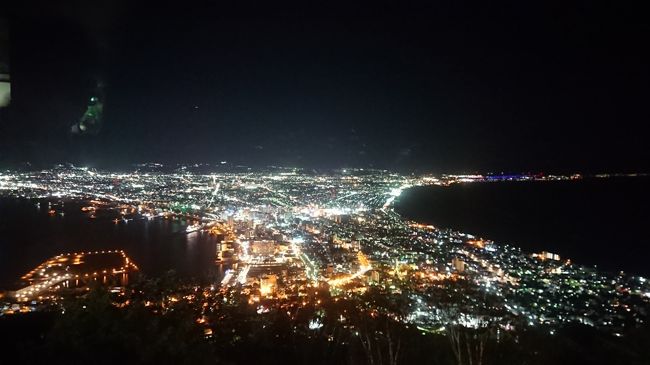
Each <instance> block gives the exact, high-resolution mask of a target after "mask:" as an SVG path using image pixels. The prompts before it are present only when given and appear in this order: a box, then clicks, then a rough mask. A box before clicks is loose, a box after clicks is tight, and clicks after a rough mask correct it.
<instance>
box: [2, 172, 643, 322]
mask: <svg viewBox="0 0 650 365" xmlns="http://www.w3.org/2000/svg"><path fill="white" fill-rule="evenodd" d="M158 167H159V166H157V165H153V166H152V165H142V166H140V167H138V169H136V170H135V171H133V172H129V173H114V172H107V171H96V170H92V169H87V168H73V167H58V168H55V169H50V170H43V171H40V172H37V173H24V172H5V173H3V174H0V193H2V194H6V195H12V196H21V197H26V198H40V199H48V200H50V201H53V202H54V203H53V204H52V206H51V209H52V210H53V211H54V213H53V215H54V216H56V215H57V214H58V212H59V211H58V210H57V204H58V203H57V202H60V201H66V200H76V201H83V202H88V204H87V206H86V208H85V210H84V212H85V214H87V215H88V219H95V218H94V217H97V216H98V215H101V214H105V213H102V211H104V212H106V211H111V212H113V213H111V214H113V215H112V216H111V219H114V222H115V224H127V223H128V221H129V220H133V219H169V218H170V217H178V216H180V217H184V218H186V219H189V221H190V224H189V225H188V226H187V228H186V232H185V233H183V234H188V235H197V234H212V235H216V236H218V237H219V243H218V244H217V250H216V256H215V257H214V262H215V265H224V267H225V268H226V269H225V270H224V275H223V276H222V277H220V278H219V279H218V281H215V282H213V283H212V284H211V285H209V286H197V285H195V286H191V285H190V286H184V287H178V288H177V289H176V290H175V292H174V293H172V294H169V296H167V297H166V299H164V300H163V301H162V302H161V304H159V305H160V306H161V308H163V309H165V310H166V309H167V308H169V306H170V305H172V306H173V305H174V303H178V302H182V301H189V302H191V303H201V304H200V305H201V313H209V312H210V311H216V310H217V309H218V308H222V307H223V306H234V305H237V303H246V305H249V306H252V307H253V308H254V309H255V310H256V311H257V313H258V315H265V313H268V312H270V311H280V313H286V314H284V315H287V316H288V317H289V318H295V316H296V313H298V312H300V310H299V309H300V308H307V307H309V308H315V312H314V313H317V314H315V315H314V316H313V317H312V318H310V322H309V323H310V328H312V329H314V328H319V325H320V323H321V322H320V321H321V320H322V318H323V317H325V316H327V315H328V314H327V311H326V309H325V308H326V306H327V305H330V304H331V303H341V302H343V301H345V302H347V303H352V305H353V306H354V307H355V308H357V309H358V310H360V311H362V312H364V313H370V314H372V315H373V316H374V315H385V316H387V317H388V318H392V319H394V320H395V321H398V322H401V323H403V324H405V325H413V326H415V327H416V328H418V329H421V330H422V331H428V332H438V331H444V330H445V328H448V327H449V326H456V325H460V326H464V327H469V328H482V327H486V326H494V327H495V328H498V329H499V330H503V331H513V330H516V329H519V328H525V327H542V328H547V329H548V331H549V332H552V331H554V329H555V328H557V327H559V326H563V325H565V324H569V323H580V324H585V325H588V326H593V327H596V328H599V329H602V330H605V331H608V332H609V333H613V334H617V333H620V332H622V331H623V330H624V329H625V328H626V327H629V326H638V325H640V324H642V323H644V322H645V321H646V320H647V315H648V313H649V310H650V283H648V281H647V280H646V279H645V278H643V277H639V276H634V275H629V274H626V273H622V272H621V273H608V272H602V271H599V270H598V269H596V268H594V267H587V266H581V265H576V264H574V263H572V261H571V260H568V259H566V258H564V257H561V256H560V255H558V254H555V253H549V252H542V253H526V252H523V251H522V250H520V249H518V248H516V247H513V246H510V245H506V244H500V243H498V242H493V241H490V240H488V239H482V238H479V237H474V236H472V235H470V234H466V233H462V232H457V231H453V230H450V229H444V228H438V227H434V226H430V225H422V224H418V223H416V222H410V221H407V220H405V219H404V218H403V217H401V216H400V215H398V214H397V213H396V212H395V211H394V209H393V203H394V201H395V199H397V198H398V197H399V196H400V194H401V193H402V191H403V190H404V189H407V188H409V187H413V186H422V185H432V184H439V185H449V184H455V183H466V182H479V181H480V182H489V181H493V180H544V179H549V180H557V179H560V180H571V179H579V178H581V177H580V176H579V175H573V176H550V177H548V176H547V177H544V176H526V175H522V176H501V177H486V176H481V175H478V176H477V175H461V176H451V175H445V176H432V175H423V176H417V175H400V174H396V173H391V172H388V171H383V170H362V169H356V170H339V171H335V172H331V173H328V174H315V173H309V172H306V171H302V170H300V169H288V168H273V169H268V170H263V171H254V170H250V169H245V168H242V169H239V170H236V169H234V170H228V171H225V170H224V171H219V170H217V171H216V172H215V171H214V170H212V171H210V170H208V171H206V170H205V169H201V168H197V166H188V167H186V166H182V167H179V168H175V169H173V170H172V171H162V170H160V169H159V168H158ZM53 219H55V218H53ZM135 269H137V267H135V265H133V263H132V262H130V260H129V259H128V258H127V257H126V256H125V255H124V253H123V252H121V251H113V252H106V253H102V252H100V253H97V252H94V253H88V252H87V253H78V254H74V253H73V254H68V255H61V256H57V257H55V258H52V259H51V260H48V261H47V262H46V263H44V264H43V265H41V266H39V267H38V268H37V269H35V270H34V271H32V272H30V273H29V274H28V275H26V276H25V277H24V279H25V280H27V281H29V286H28V287H27V288H24V289H21V290H20V291H19V292H17V293H16V298H17V299H19V300H21V301H26V300H33V299H35V298H40V297H45V296H47V295H52V293H54V292H56V290H58V289H60V288H64V287H67V286H68V285H72V283H75V285H76V282H77V281H84V280H89V279H96V280H105V278H107V277H109V276H113V277H115V276H119V275H123V274H124V273H126V272H128V271H130V270H135ZM188 288H191V289H188ZM197 293H202V294H200V295H198V294H197ZM201 298H203V299H201ZM377 298H382V299H381V300H378V299H377ZM151 303H152V304H151V305H152V306H155V303H154V302H151ZM330 308H331V307H330ZM163 309H161V310H163ZM340 316H341V318H343V317H345V316H344V315H343V314H340ZM201 318H202V319H201V322H200V323H203V324H205V326H206V327H207V329H206V333H208V332H210V333H211V331H212V328H214V327H210V326H218V324H217V323H216V322H214V321H213V322H212V323H210V321H209V320H206V319H204V318H203V317H201ZM337 318H339V317H337ZM340 320H341V321H344V319H340Z"/></svg>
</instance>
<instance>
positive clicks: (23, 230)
mask: <svg viewBox="0 0 650 365" xmlns="http://www.w3.org/2000/svg"><path fill="white" fill-rule="evenodd" d="M39 202H40V207H39V206H38V203H39ZM55 207H56V208H57V213H55V214H49V210H50V209H49V208H48V201H47V200H45V199H38V200H37V199H15V198H2V199H0V247H2V255H0V283H2V285H3V286H7V285H12V284H13V283H14V282H15V281H17V280H18V279H19V278H20V277H21V276H22V275H24V274H25V273H27V272H28V271H30V270H32V269H33V268H34V267H36V266H38V265H39V264H40V263H41V262H43V261H44V260H46V259H48V258H49V257H52V256H55V255H58V254H61V253H67V252H75V251H91V250H114V249H118V250H124V251H125V252H126V253H127V254H128V255H129V257H131V258H132V259H133V260H134V261H135V262H136V263H137V265H138V266H139V268H140V270H141V272H142V273H143V274H145V275H147V276H157V275H160V274H162V273H164V272H166V271H168V270H174V271H176V272H177V273H178V275H180V276H184V277H193V278H198V279H208V278H218V277H219V276H220V275H221V267H220V266H218V265H215V263H214V258H215V252H216V242H217V238H216V237H214V236H211V235H209V234H208V233H206V232H193V233H189V234H187V233H185V227H186V226H187V222H186V221H185V220H183V219H171V218H170V219H165V218H162V217H158V218H155V219H151V220H149V219H146V218H143V217H138V216H135V217H134V219H133V220H130V221H128V222H124V221H119V223H117V224H116V223H115V222H114V221H113V219H112V218H111V217H110V216H109V215H108V214H107V215H100V214H98V215H97V217H96V218H91V214H89V213H87V212H83V211H82V210H81V208H82V207H83V204H80V203H77V202H66V203H65V204H64V205H63V207H61V205H55ZM60 213H63V214H60Z"/></svg>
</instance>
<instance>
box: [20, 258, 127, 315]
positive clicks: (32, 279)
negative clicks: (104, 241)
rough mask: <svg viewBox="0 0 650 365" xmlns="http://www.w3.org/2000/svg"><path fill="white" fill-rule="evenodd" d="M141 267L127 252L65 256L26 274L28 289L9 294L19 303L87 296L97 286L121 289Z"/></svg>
mask: <svg viewBox="0 0 650 365" xmlns="http://www.w3.org/2000/svg"><path fill="white" fill-rule="evenodd" d="M137 270H138V267H137V266H136V265H135V264H134V263H133V262H132V261H131V260H130V259H129V258H128V257H127V256H126V254H125V253H124V251H120V250H109V251H93V252H75V253H68V254H61V255H58V256H55V257H52V258H51V259H49V260H47V261H45V262H43V263H42V264H40V265H39V266H38V267H36V268H35V269H34V270H32V271H30V272H28V273H27V274H25V275H24V276H23V277H22V278H21V280H22V281H23V282H25V283H26V284H27V286H25V287H24V288H21V289H18V290H16V291H15V292H12V293H9V295H10V296H11V297H14V298H15V299H16V300H17V301H18V302H29V301H35V300H36V301H46V300H56V299H57V298H59V297H60V296H61V295H62V294H64V293H68V294H73V293H75V292H83V291H85V290H86V289H88V286H89V285H90V284H91V283H94V282H100V283H101V284H102V285H106V286H111V287H112V288H113V290H116V289H115V288H118V289H119V288H121V287H123V286H124V285H127V284H128V275H129V273H130V272H133V271H137Z"/></svg>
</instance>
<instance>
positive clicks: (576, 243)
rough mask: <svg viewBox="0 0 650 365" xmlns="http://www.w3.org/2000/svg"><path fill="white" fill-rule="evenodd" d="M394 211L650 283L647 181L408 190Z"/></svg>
mask: <svg viewBox="0 0 650 365" xmlns="http://www.w3.org/2000/svg"><path fill="white" fill-rule="evenodd" d="M395 207H396V210H397V211H398V212H399V213H400V214H402V216H404V217H406V218H408V219H412V220H415V221H418V222H421V223H428V224H433V225H435V226H436V227H439V228H452V229H454V230H457V231H461V232H464V233H470V234H474V235H476V236H479V237H482V238H484V239H490V240H493V241H495V242H497V243H506V244H510V245H513V246H517V247H520V248H522V249H523V250H525V251H527V252H539V251H542V250H546V251H550V252H553V253H557V254H559V255H561V256H562V257H563V258H570V259H571V260H572V261H573V262H575V263H579V264H583V265H589V266H591V265H597V266H598V268H600V269H603V270H607V271H615V272H617V271H621V270H622V271H625V272H628V273H630V274H638V275H644V276H650V235H649V234H648V233H649V228H650V178H647V177H616V178H608V179H601V178H585V179H582V180H577V181H548V182H537V181H536V182H492V183H467V184H456V185H452V186H449V187H441V186H428V187H415V188H411V189H408V190H406V191H404V192H403V194H402V195H401V196H400V198H399V200H398V201H397V202H396V205H395Z"/></svg>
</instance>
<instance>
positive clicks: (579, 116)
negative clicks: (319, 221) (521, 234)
mask: <svg viewBox="0 0 650 365" xmlns="http://www.w3.org/2000/svg"><path fill="white" fill-rule="evenodd" d="M51 3H56V2H51ZM69 3H70V4H72V5H66V6H61V5H37V4H35V3H30V2H29V1H27V2H25V3H24V5H19V6H18V7H16V8H14V9H12V11H11V12H10V15H9V17H10V19H9V20H10V24H11V28H10V40H11V73H12V105H11V107H10V108H8V109H4V110H2V111H0V117H1V118H2V120H1V121H0V164H10V163H15V162H22V161H31V162H33V163H55V162H63V161H70V162H75V163H83V164H90V165H94V166H120V165H125V164H129V163H133V162H143V161H160V162H170V163H175V162H218V161H222V160H226V161H229V162H233V163H242V164H246V165H252V166H263V165H269V164H276V165H289V166H303V167H348V166H353V167H372V166H374V167H380V168H389V169H394V170H400V171H410V170H419V171H421V170H426V171H433V172H461V171H464V172H470V171H479V172H487V171H566V170H572V171H586V172H589V171H592V172H595V171H602V170H609V171H630V170H637V171H638V170H643V171H648V170H650V152H649V151H650V149H649V148H647V142H646V140H647V134H646V133H644V126H645V124H647V123H648V122H649V121H650V108H649V106H650V103H649V100H650V62H649V61H650V51H649V47H648V46H647V42H648V39H650V25H649V24H650V23H649V20H648V18H647V16H645V14H646V13H645V12H644V11H642V9H640V8H635V7H634V6H633V4H631V3H629V2H612V3H611V4H609V5H601V4H600V3H601V2H593V1H583V2H576V3H570V2H563V4H561V5H560V6H550V5H543V4H542V3H543V2H539V3H538V4H536V5H534V4H532V2H528V1H519V2H514V4H509V5H506V4H505V3H503V4H498V5H497V4H496V3H495V2H482V3H483V5H481V6H477V5H476V4H471V5H470V4H468V3H465V4H463V3H461V2H458V1H446V2H434V1H431V2H426V3H422V4H426V5H408V6H406V5H399V4H398V3H397V2H396V3H394V4H393V5H388V6H384V5H378V3H373V4H372V5H371V4H370V3H367V4H364V5H363V6H361V5H359V6H353V5H350V4H347V5H345V6H335V5H325V4H329V2H320V3H319V2H317V3H316V4H321V5H315V6H311V7H310V8H298V7H290V6H283V7H277V8H271V7H266V8H262V7H259V6H257V4H254V3H253V2H222V3H220V2H217V1H209V2H207V1H206V2H196V1H191V0H188V1H182V2H174V3H173V4H171V5H169V6H163V5H161V4H156V5H155V6H153V5H144V4H143V3H141V2H135V1H105V2H101V1H100V2H98V3H95V2H93V4H98V5H92V6H91V5H87V4H88V3H89V2H87V1H86V2H82V1H78V2H76V5H75V2H74V1H73V2H69ZM133 3H138V4H142V5H133ZM159 3H165V2H159ZM235 3H242V4H243V5H241V7H240V8H234V5H233V4H235ZM96 78H99V79H101V80H103V82H104V83H105V84H106V88H105V105H104V107H105V110H104V111H105V114H104V120H103V127H102V129H101V131H100V132H99V134H97V135H96V136H78V135H71V134H70V132H69V131H70V126H71V125H72V124H73V123H75V122H77V121H78V120H79V118H80V117H81V115H82V114H83V112H84V111H85V108H86V104H87V100H88V98H89V96H90V95H91V93H92V92H93V86H94V83H95V82H94V81H93V80H95V79H96Z"/></svg>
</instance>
